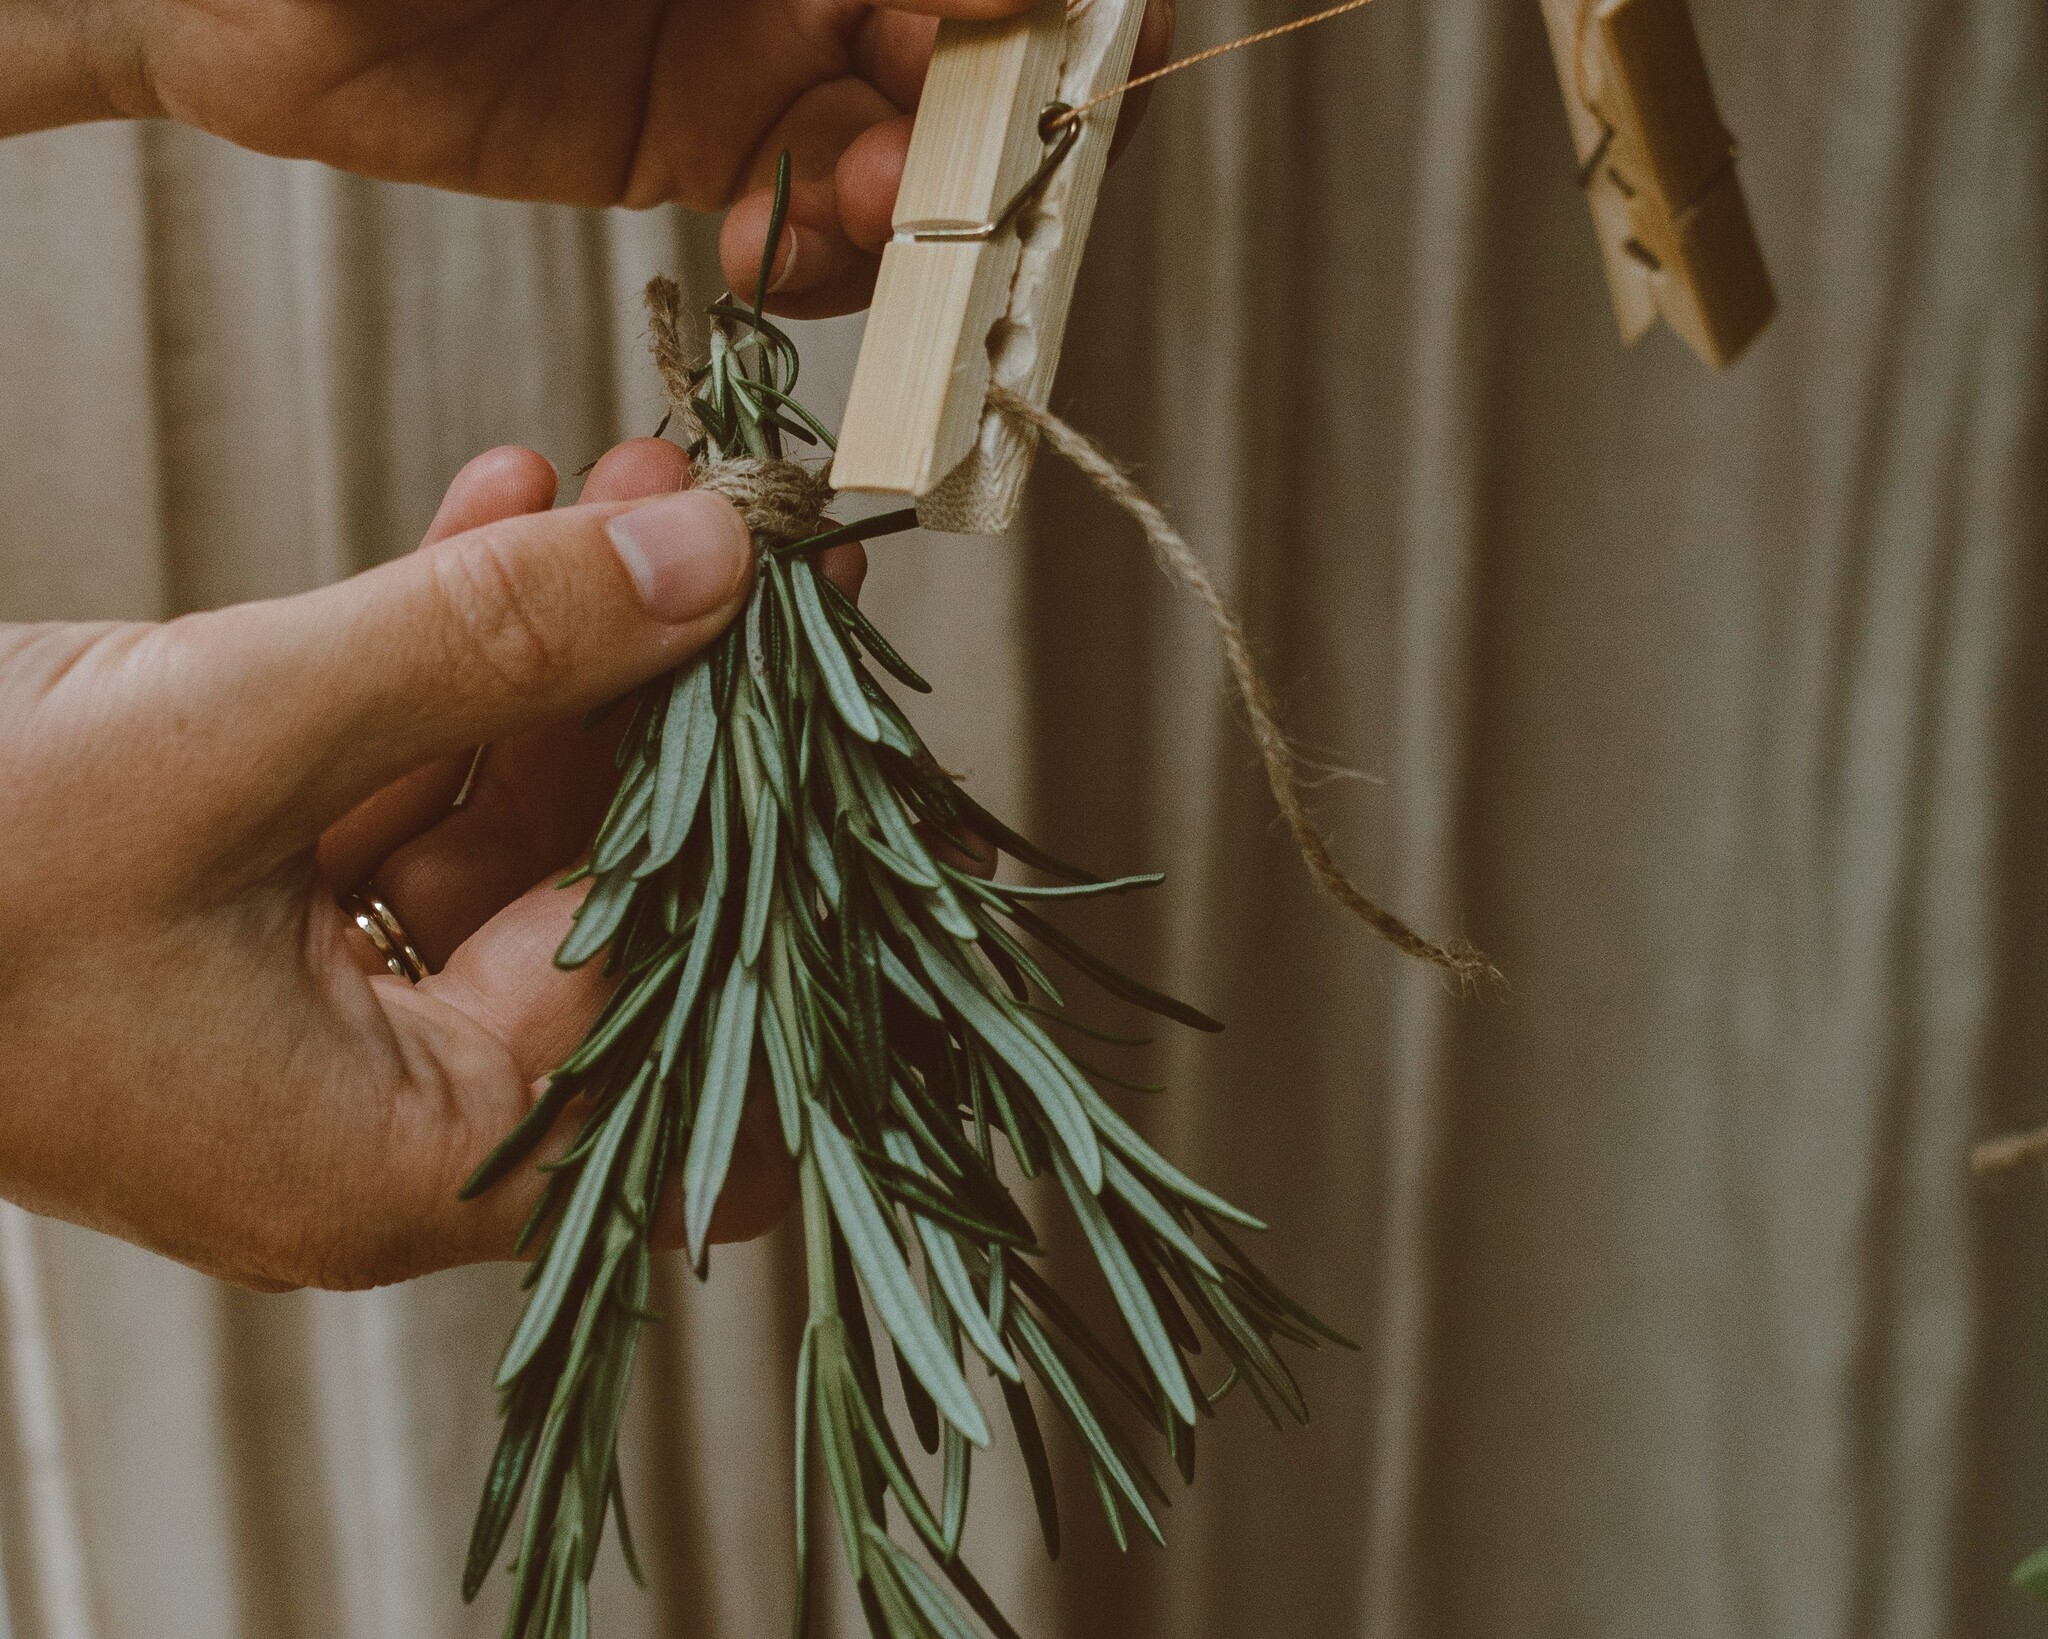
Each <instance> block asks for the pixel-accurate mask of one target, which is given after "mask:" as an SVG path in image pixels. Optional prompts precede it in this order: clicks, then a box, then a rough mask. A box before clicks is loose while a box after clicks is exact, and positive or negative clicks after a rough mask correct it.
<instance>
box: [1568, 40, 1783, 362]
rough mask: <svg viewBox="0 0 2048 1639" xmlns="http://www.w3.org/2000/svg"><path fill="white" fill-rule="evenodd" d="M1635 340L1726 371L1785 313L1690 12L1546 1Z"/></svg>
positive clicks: (1588, 177)
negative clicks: (1662, 341)
mask: <svg viewBox="0 0 2048 1639" xmlns="http://www.w3.org/2000/svg"><path fill="white" fill-rule="evenodd" d="M1543 11H1544V19H1545V21H1546V22H1547V23H1548V24H1549V27H1550V37H1551V45H1552V48H1553V50H1554V51H1555V53H1556V56H1557V66H1558V77H1559V79H1560V80H1561V81H1562V83H1563V85H1564V93H1565V107H1566V112H1567V114H1568V115H1569V117H1570V119H1571V125H1572V137H1573V141H1574V143H1575V145H1576V147H1577V149H1578V154H1579V163H1580V166H1581V181H1582V182H1583V183H1584V184H1585V188H1586V196H1587V203H1588V204H1589V205H1590V206H1591V208H1592V212H1593V223H1594V231H1595V232H1596V234H1597V235H1598V237H1599V240H1600V251H1601V257H1602V260H1603V262H1604V263H1605V265H1606V269H1607V281H1608V288H1609V290H1610V291H1611V292H1612V294H1613V297H1614V312H1615V318H1616V319H1617V320H1618V321H1619V323H1620V325H1621V333H1622V337H1623V339H1624V340H1625V341H1629V342H1635V341H1637V340H1639V339H1640V338H1641V337H1642V336H1643V335H1644V333H1645V332H1647V331H1648V330H1649V328H1650V327H1651V325H1653V324H1654V323H1655V322H1656V321H1657V318H1658V316H1659V315H1660V314H1661V315H1662V317H1663V318H1664V319H1665V321H1666V322H1667V323H1668V324H1670V326H1671V328H1672V329H1673V330H1675V331H1677V332H1678V334H1679V336H1680V337H1681V338H1683V340H1684V341H1685V343H1686V345H1687V346H1689V347H1690V348H1691V349H1692V350H1693V351H1694V352H1695V353H1697V354H1698V355H1699V356H1700V357H1701V358H1702V359H1704V360H1706V362H1707V363H1709V364H1711V365H1713V366H1714V367H1715V368H1716V369H1726V368H1727V367H1728V366H1729V365H1730V364H1732V363H1734V362H1735V360H1736V358H1737V357H1739V356H1740V355H1741V353H1742V352H1743V350H1744V349H1745V348H1746V347H1748V345H1749V344H1750V343H1751V342H1752V341H1754V340H1755V339H1756V337H1757V336H1758V335H1759V334H1761V333H1762V331H1763V329H1764V327H1765V326H1766V325H1768V324H1769V323H1770V320H1771V316H1772V314H1773V313H1774V312H1775V311H1776V309H1777V297H1776V295H1775V293H1774V292H1773V290H1772V288H1771V277H1770V272H1769V270H1768V269H1767V268H1766V267H1765V265H1764V258H1763V250H1762V247H1761V246H1760V245H1759V244H1758V243H1757V237H1756V229H1755V227H1754V225H1753V224H1752V223H1751V221H1750V216H1749V207H1748V204H1747V203H1746V201H1745V200H1744V199H1743V195H1742V185H1741V183H1740V181H1739V180H1738V178H1737V176H1736V172H1735V139H1734V137H1733V136H1731V135H1730V134H1729V132H1728V128H1727V127H1726V126H1725V125H1723V124H1722V123H1721V116H1720V113H1719V111H1718V110H1717V108H1716V107H1715V104H1714V92H1713V86H1712V83H1711V81H1710V80H1709V78H1708V75H1707V65H1706V59H1705V57H1704V56H1703V55H1702V53H1701V51H1700V43H1699V36H1698V34H1697V32H1696V31H1695V30H1694V28H1693V22H1692V14H1691V12H1690V11H1689V10H1688V8H1687V4H1686V0H1543Z"/></svg>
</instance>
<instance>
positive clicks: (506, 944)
mask: <svg viewBox="0 0 2048 1639" xmlns="http://www.w3.org/2000/svg"><path fill="white" fill-rule="evenodd" d="M586 891H587V884H578V885H577V886H576V887H575V888H571V889H557V888H555V887H554V886H552V885H551V884H543V885H542V886H540V887H537V888H534V889H533V890H531V891H530V892H528V893H526V894H524V895H522V896H521V897H520V898H519V899H517V900H516V901H514V902H513V903H512V904H511V905H509V906H507V907H506V908H505V909H504V910H503V911H501V912H500V913H499V914H498V915H496V916H494V917H493V918H492V919H491V920H490V921H489V922H488V923H486V924H485V925H484V926H483V927H482V928H481V929H479V930H478V932H477V933H476V935H475V936H474V937H473V938H471V939H470V940H469V941H467V942H466V943H465V944H464V945H463V946H462V948H461V949H460V950H458V951H457V952H456V953H455V955H454V956H453V958H452V959H451V960H450V961H449V963H448V966H447V968H446V969H445V970H444V971H443V972H441V973H439V974H436V975H434V976H433V977H432V978H429V979H427V980H424V981H423V982H422V983H420V984H419V985H418V986H401V985H397V984H385V985H380V986H379V987H378V994H379V997H380V999H381V1000H382V1001H383V1002H384V1004H385V1006H386V1008H387V1010H388V1012H389V1014H390V1016H391V1019H392V1022H393V1024H394V1026H395V1027H396V1028H397V1029H398V1030H399V1031H400V1033H401V1034H402V1036H404V1037H405V1039H406V1040H407V1041H408V1042H409V1043H410V1044H411V1046H412V1047H413V1050H414V1055H415V1056H416V1057H417V1058H422V1059H425V1060H427V1061H429V1062H431V1063H432V1064H433V1065H434V1067H435V1070H434V1074H433V1075H432V1076H430V1077H428V1078H426V1079H428V1080H429V1081H430V1082H431V1083H437V1084H439V1085H440V1086H442V1087H445V1088H446V1089H448V1090H449V1096H451V1097H452V1098H453V1100H454V1107H453V1108H452V1109H442V1110H440V1111H439V1112H438V1113H437V1114H436V1115H435V1116H434V1117H433V1118H432V1119H433V1122H434V1125H436V1126H437V1127H438V1128H439V1129H440V1130H441V1132H442V1135H443V1136H441V1137H440V1138H439V1139H438V1140H437V1141H435V1142H431V1143H426V1144H423V1145H422V1155H423V1159H422V1163H421V1164H420V1166H419V1168H418V1170H417V1171H416V1172H414V1173H413V1174H412V1177H413V1178H414V1180H415V1182H414V1183H413V1184H412V1191H413V1193H415V1194H416V1195H417V1196H418V1197H419V1200H418V1202H417V1205H416V1208H415V1210H416V1212H417V1213H418V1215H419V1221H420V1223H421V1225H422V1227H421V1228H420V1229H419V1230H418V1232H417V1233H416V1234H415V1236H414V1237H413V1248H414V1252H413V1256H414V1259H415V1261H416V1262H418V1263H420V1264H422V1265H424V1266H426V1267H441V1266H444V1265H448V1264H454V1263H464V1262H475V1261H478V1260H481V1259H487V1258H505V1257H510V1256H511V1255H512V1247H513V1243H514V1240H515V1239H516V1237H517V1235H518V1232H519V1228H520V1226H521V1225H522V1224H524V1223H525V1221H526V1218H527V1215H528V1214H529V1213H530V1212H531V1211H532V1209H533V1204H534V1201H535V1200H536V1198H537V1197H538V1194H539V1190H540V1186H541V1182H542V1180H541V1178H540V1176H539V1175H538V1174H537V1173H536V1172H535V1171H534V1169H533V1168H532V1167H531V1166H530V1165H529V1166H526V1167H522V1168H520V1169H519V1170H518V1172H516V1173H515V1174H514V1175H513V1176H511V1177H508V1178H507V1179H505V1180H504V1181H503V1182H502V1183H500V1184H498V1185H496V1186H494V1187H493V1188H491V1189H489V1190H487V1191H485V1192H484V1194H483V1195H482V1196H480V1197H479V1198H478V1199H476V1200H474V1201H468V1202H463V1201H459V1200H458V1199H457V1198H456V1192H457V1191H458V1190H459V1189H460V1188H461V1185H462V1183H463V1181H464V1180H465V1179H467V1178H468V1177H469V1176H470V1174H471V1173H473V1172H474V1171H475V1170H476V1168H477V1166H478V1165H479V1164H481V1162H482V1161H483V1159H484V1157H485V1156H487V1155H488V1154H490V1152H491V1150H492V1149H494V1148H495V1147H496V1146H497V1144H498V1142H499V1140H501V1139H502V1138H503V1137H504V1136H505V1134H506V1133H507V1132H509V1131H510V1130H511V1128H512V1127H513V1126H514V1125H515V1124H516V1123H517V1122H518V1120H519V1119H520V1118H521V1117H522V1116H524V1115H525V1113H526V1111H527V1108H528V1107H529V1104H528V1101H529V1099H530V1097H531V1096H532V1090H533V1088H534V1087H535V1085H536V1084H538V1083H540V1082H541V1081H542V1080H543V1078H545V1077H546V1076H547V1075H548V1074H549V1073H550V1072H552V1071H553V1070H554V1068H555V1067H556V1066H557V1065H559V1064H560V1063H561V1062H562V1061H563V1060H564V1059H566V1058H567V1057H568V1056H569V1054H570V1053H571V1052H572V1051H574V1049H575V1047H576V1045H577V1043H579V1042H580V1041H581V1040H582V1039H583V1036H584V1034H585V1032H587V1031H588V1030H589V1028H590V1026H591V1024H592V1023H593V1021H595V1019H596V1018H597V1016H598V1014H599V1012H600V1011H601V1010H602V1009H603V1007H604V1004H605V1002H606V1000H607V999H608V998H609V996H610V995H611V992H612V990H613V988H614V986H615V984H616V982H617V981H616V979H615V978H613V977H609V976H607V975H605V974H604V973H603V971H602V968H603V964H602V962H589V963H586V964H585V965H584V966H582V967H580V968H577V969H574V970H571V971H568V972H564V971H563V970H562V969H560V968H558V967H556V966H555V962H554V953H555V951H556V950H557V949H559V948H560V945H561V942H562V940H563V939H564V938H565V937H566V936H567V934H568V932H569V929H570V926H571V925H572V923H573V921H574V918H575V913H576V908H577V907H578V905H580V904H581V903H582V900H583V897H584V894H585V892H586ZM587 1114H588V1111H587V1109H586V1107H585V1106H584V1105H583V1104H582V1103H581V1102H580V1101H578V1102H576V1103H572V1104H571V1105H570V1107H569V1108H568V1109H567V1110H565V1111H564V1112H563V1115H562V1118H561V1120H560V1121H559V1122H558V1123H557V1125H556V1128H555V1130H554V1131H553V1132H552V1133H551V1134H550V1135H549V1136H548V1138H547V1139H546V1140H544V1141H543V1143H542V1145H541V1146H540V1151H539V1153H538V1154H537V1155H536V1157H535V1159H536V1160H543V1159H546V1158H548V1157H550V1156H553V1155H558V1154H560V1153H561V1152H562V1150H563V1149H564V1148H565V1147H566V1146H567V1145H568V1143H569V1142H570V1141H571V1139H572V1137H573V1135H574V1133H575V1131H576V1130H577V1128H578V1127H579V1126H580V1125H581V1124H582V1121H583V1119H584V1117H585V1116H586V1115H587ZM675 1194H676V1190H675V1186H674V1184H673V1183H672V1184H671V1187H670V1199H669V1200H668V1201H667V1202H666V1203H665V1205H664V1209H663V1212H662V1214H661V1221H660V1224H659V1226H658V1229H657V1239H658V1240H659V1241H660V1242H661V1244H663V1245H667V1246H674V1245H680V1244H682V1235H681V1219H680V1213H679V1202H677V1201H676V1200H675V1198H674V1197H675ZM794 1194H795V1171H794V1168H793V1167H792V1165H791V1163H790V1160H789V1156H788V1153H787V1151H786V1150H785V1149H784V1148H783V1144H782V1134H781V1128H780V1125H779V1123H778V1121H777V1119H776V1116H775V1110H774V1105H773V1103H772V1101H770V1100H769V1099H768V1098H766V1097H763V1096H758V1095H757V1096H755V1097H753V1098H752V1099H750V1100H749V1103H748V1108H747V1112H746V1114H745V1116H744V1117H743V1119H742V1121H741V1124H740V1131H739V1136H738V1140H737V1142H736V1144H735V1147H734V1151H733V1158H732V1165H731V1167H730V1169H729V1170H728V1173H727V1176H726V1183H725V1187H724V1189H723V1190H722V1192H721V1194H720V1197H719V1203H718V1208H717V1212H716V1214H715V1215H714V1217H713V1219H712V1228H711V1238H712V1239H713V1240H715V1241H733V1240H745V1239H749V1238H751V1237H753V1236H755V1235H759V1234H763V1233H765V1232H766V1231H767V1230H769V1229H771V1228H773V1227H774V1225H775V1224H776V1222H777V1221H778V1220H779V1219H780V1218H781V1217H782V1214H783V1213H784V1212H785V1211H786V1210H787V1209H788V1206H789V1203H790V1201H791V1199H792V1198H793V1197H794ZM409 1272H413V1273H417V1272H419V1270H418V1269H414V1270H411V1271H409Z"/></svg>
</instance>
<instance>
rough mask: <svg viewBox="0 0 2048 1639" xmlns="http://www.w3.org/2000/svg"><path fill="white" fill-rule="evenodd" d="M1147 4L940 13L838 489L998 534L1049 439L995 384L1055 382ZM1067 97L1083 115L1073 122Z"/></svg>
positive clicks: (1033, 386)
mask: <svg viewBox="0 0 2048 1639" xmlns="http://www.w3.org/2000/svg"><path fill="white" fill-rule="evenodd" d="M1144 10H1145V0H1075V3H1074V4H1072V5H1069V4H1068V0H1039V4H1038V5H1037V6H1036V7H1034V8H1033V9H1032V10H1031V11H1029V12H1027V13H1024V14H1023V15H1021V16H1019V17H1015V18H1006V19H1003V20H1000V21H997V22H986V23H984V22H947V23H944V24H942V25H941V26H940V28H939V37H938V43H937V45H936V46H935V47H934V49H933V52H932V65H931V71H930V73H929V74H928V75H927V76H926V79H925V88H924V95H923V99H922V101H921V102H920V104H919V107H918V114H917V124H916V126H915V128H914V129H913V132H912V135H911V139H910V154H909V158H908V160H907V161H906V162H905V165H904V171H903V186H902V189H901V191H900V192H899V193H898V195H897V200H896V216H895V236H894V238H893V239H892V240H891V242H890V243H889V245H888V246H887V247H886V248H885V249H884V251H883V252H882V268H881V274H880V276H879V278H878V279H877V281H876V284H875V300H874V305H873V307H872V308H871V309H870V311H869V314H868V327H867V334H866V336H865V337H864V339H863V341H862V343H861V352H860V362H859V363H858V365H857V366H856V367H855V370H854V378H853V390H852V393H851V394H850V396H849V397H848V400H847V406H846V416H845V420H844V422H843V424H842V427H841V430H840V437H839V450H838V454H837V455H836V457H835V458H834V460H833V463H832V483H833V485H834V486H835V487H836V488H839V489H848V490H873V491H881V492H885V493H892V494H899V495H913V496H916V497H918V516H919V518H920V520H921V521H922V522H923V523H924V525H925V527H926V528H929V529H939V530H946V531H950V532H953V533H959V534H994V533H995V532H997V531H998V530H1001V529H1002V528H1004V527H1005V526H1006V525H1008V523H1009V522H1010V520H1011V518H1012V517H1013V516H1014V515H1015V513H1016V510H1017V504H1018V501H1019V500H1020V498H1021V497H1022V494H1023V488H1024V480H1025V478H1026V476H1027V475H1028V474H1029V472H1030V468H1031V456H1032V452H1033V448H1034V441H1033V436H1032V435H1031V434H1030V432H1029V431H1028V430H1026V429H1021V428H1019V427H1017V426H1015V425H1014V424H1012V423H1011V422H1010V421H1009V420H1008V419H1007V418H1005V417H1004V416H1002V415H1000V414H998V413H997V412H996V411H994V410H992V409H990V408H989V407H988V405H987V398H988V390H989V386H990V384H991V382H995V383H999V384H1000V385H1002V386H1004V387H1007V388H1008V389H1009V390H1010V391H1012V392H1014V393H1016V394H1018V395H1019V396H1021V397H1023V398H1026V399H1029V400H1030V401H1031V402H1032V403H1034V404H1039V405H1043V404H1044V403H1045V401H1046V399H1047V397H1048V396H1049V395H1050V393H1051V391H1052V379H1053V374H1054V372H1055V370H1057V368H1058V366H1059V357H1060V345H1061V342H1062V341H1063V339H1064V338H1065V335H1066V328H1067V308H1068V305H1069V303H1070V302H1071V301H1072V298H1073V293H1074V279H1075V276H1076V275H1077V274H1078V272H1079V271H1080V265H1081V252H1082V250H1083V248H1084V247H1085V245H1086V243H1087V238H1088V228H1089V225H1090V223H1091V222H1092V221H1093V219H1094V215H1095V198H1096V194H1097V192H1098V191H1099V189H1100V188H1101V185H1102V173H1103V169H1104V167H1105V166H1106V165H1107V164H1108V162H1109V141H1110V135H1111V133H1112V132H1113V131H1114V130H1115V128H1116V116H1117V108H1118V105H1119V102H1120V101H1121V99H1120V98H1119V97H1115V96H1111V97H1108V98H1107V99H1106V100H1103V101H1101V102H1095V101H1094V99H1096V98H1098V97H1101V96H1103V94H1104V93H1106V92H1110V91H1112V90H1114V88H1116V87H1117V86H1120V85H1121V84H1122V83H1123V81H1124V78H1125V76H1126V75H1127V74H1128V73H1129V72H1130V64H1131V56H1132V53H1133V51H1134V50H1135V49H1136V46H1137V39H1138V25H1139V23H1140V22H1141V21H1142V20H1143V16H1144ZM1068 109H1081V110H1083V113H1082V115H1081V116H1080V117H1067V118H1064V119H1063V118H1062V115H1063V114H1064V113H1065V111H1066V110H1068Z"/></svg>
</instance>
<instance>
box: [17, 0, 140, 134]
mask: <svg viewBox="0 0 2048 1639" xmlns="http://www.w3.org/2000/svg"><path fill="white" fill-rule="evenodd" d="M112 10H113V8H112V7H111V6H108V5H105V4H89V3H81V0H0V136H19V135H21V134H22V133H24V132H28V131H44V130H48V129H50V128H51V127H53V126H58V125H77V124H81V123H83V122H84V121H87V120H104V119H115V118H118V117H120V116H121V115H122V114H123V113H125V112H127V111H128V110H126V109H125V108H123V107H122V106H121V104H120V102H119V101H117V99H116V97H115V95H114V93H113V90H112V87H113V86H114V85H115V84H116V83H118V82H119V81H120V80H122V79H124V78H126V79H135V78H139V74H138V73H137V72H136V70H135V69H134V67H133V62H132V59H133V55H134V54H133V53H132V52H127V51H124V49H123V47H122V44H121V34H122V31H121V30H120V28H119V27H118V25H117V22H116V20H115V18H114V17H113V16H112ZM124 60H126V61H128V62H129V67H128V68H127V69H125V70H124V69H122V68H121V66H120V65H121V63H122V62H123V61H124Z"/></svg>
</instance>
